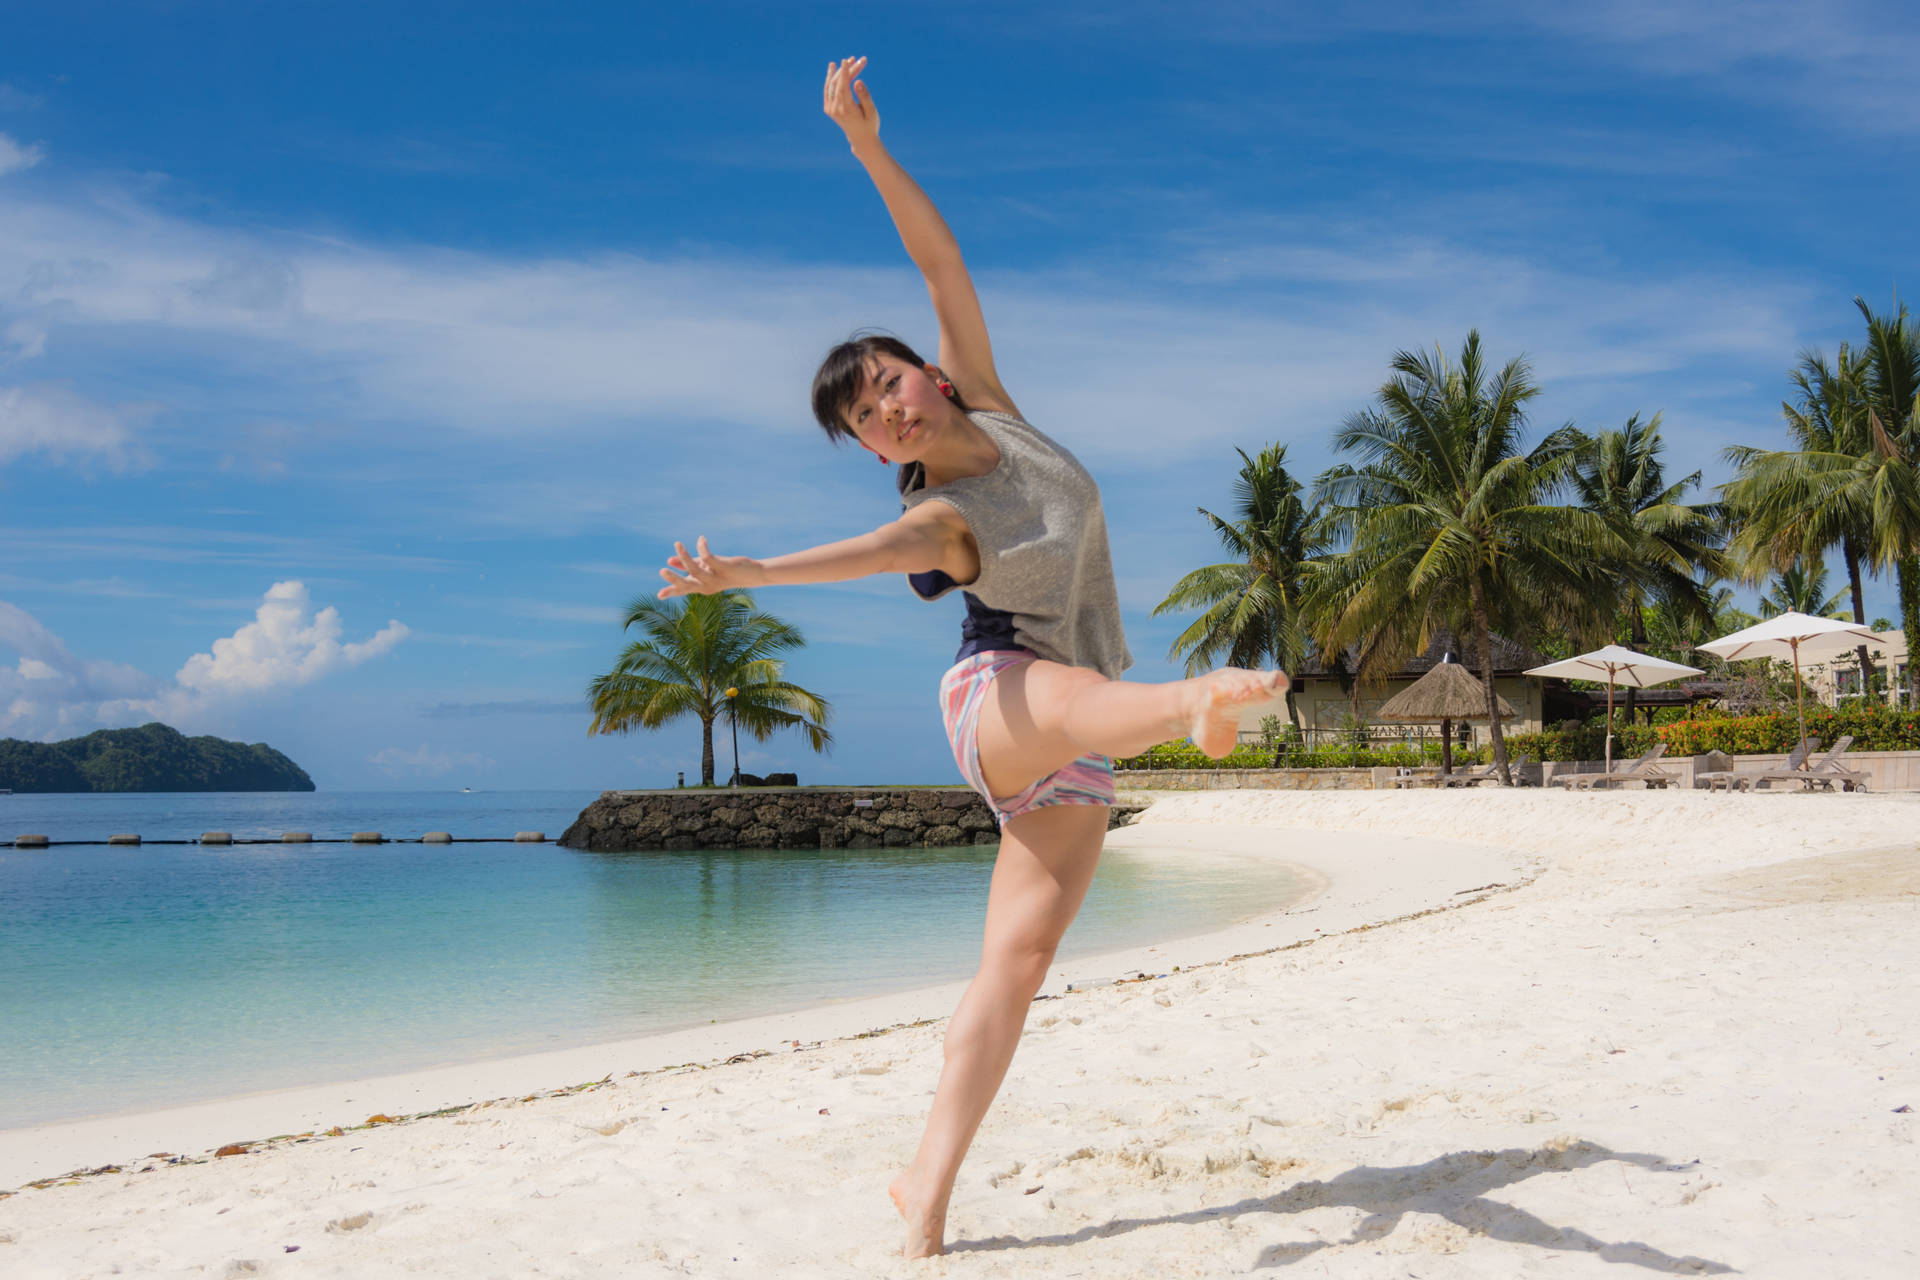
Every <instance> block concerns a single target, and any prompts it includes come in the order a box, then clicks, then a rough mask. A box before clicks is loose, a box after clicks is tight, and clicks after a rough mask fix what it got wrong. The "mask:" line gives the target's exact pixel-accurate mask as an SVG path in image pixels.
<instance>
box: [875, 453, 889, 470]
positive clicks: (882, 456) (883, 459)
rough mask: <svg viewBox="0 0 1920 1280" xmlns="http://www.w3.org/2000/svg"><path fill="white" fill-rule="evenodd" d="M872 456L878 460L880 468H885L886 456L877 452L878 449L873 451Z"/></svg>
mask: <svg viewBox="0 0 1920 1280" xmlns="http://www.w3.org/2000/svg"><path fill="white" fill-rule="evenodd" d="M873 456H874V457H876V458H878V459H880V465H881V466H883V467H884V466H886V465H887V455H886V454H884V453H881V452H880V451H879V450H878V449H876V450H874V453H873Z"/></svg>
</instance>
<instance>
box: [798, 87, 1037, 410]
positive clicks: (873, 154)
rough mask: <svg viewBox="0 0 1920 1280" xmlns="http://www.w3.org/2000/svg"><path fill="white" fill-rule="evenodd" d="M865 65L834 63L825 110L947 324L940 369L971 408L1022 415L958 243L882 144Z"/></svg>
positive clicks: (942, 328) (938, 317) (935, 309)
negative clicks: (998, 365)
mask: <svg viewBox="0 0 1920 1280" xmlns="http://www.w3.org/2000/svg"><path fill="white" fill-rule="evenodd" d="M866 65H867V60H866V59H865V58H847V59H844V60H842V61H840V62H836V63H829V64H828V66H827V83H826V88H825V91H824V101H823V104H822V105H823V107H824V109H825V110H826V113H827V114H828V115H829V116H831V117H832V118H833V122H834V123H835V124H837V125H839V126H840V128H841V131H842V132H844V133H845V134H846V135H847V143H848V145H849V146H851V147H852V148H853V154H854V156H855V158H856V159H858V160H859V161H860V163H861V164H862V165H864V166H865V167H866V170H867V176H868V177H869V178H872V179H873V185H874V187H875V188H876V189H877V190H878V191H879V192H880V198H881V199H882V200H884V201H885V202H886V205H887V212H888V213H889V214H890V215H892V217H893V225H894V228H895V229H896V230H898V231H899V233H900V242H901V243H902V244H903V245H905V246H906V250H907V256H908V257H910V258H912V259H913V264H914V265H915V266H917V267H919V268H920V274H921V276H922V277H924V278H925V280H926V282H927V294H928V296H929V297H931V298H932V299H933V314H934V318H935V319H936V320H938V321H939V322H940V367H941V368H942V369H943V370H945V372H946V375H947V376H948V377H949V378H951V379H952V380H953V382H954V384H955V385H956V386H957V387H959V389H960V394H961V396H962V397H963V398H964V399H965V400H966V402H967V403H968V404H969V405H972V406H973V407H974V408H976V409H999V410H1003V411H1005V412H1008V413H1013V414H1015V415H1016V416H1017V415H1018V410H1017V409H1015V408H1014V404H1013V400H1012V398H1011V397H1010V396H1008V395H1007V389H1006V388H1005V387H1003V386H1001V385H1000V375H999V373H998V372H997V371H996V370H995V369H994V367H993V344H992V343H991V342H990V341H989V340H988V338H987V321H986V317H985V316H983V315H982V314H981V312H980V298H979V296H978V295H977V294H976V293H975V292H974V289H973V278H972V277H971V276H969V275H968V274H967V264H966V262H965V261H964V260H963V259H962V258H961V256H960V245H959V242H958V241H956V240H955V239H954V238H953V232H952V231H950V230H948V228H947V224H946V220H945V219H943V218H942V217H941V216H940V211H939V210H938V209H936V208H934V207H933V201H932V200H929V199H928V198H927V193H926V192H924V191H922V190H921V189H920V184H919V183H917V182H915V181H914V180H913V179H912V178H911V177H909V176H908V174H907V171H906V170H905V169H903V168H901V167H900V162H899V161H897V160H895V159H894V158H893V156H892V155H891V154H889V153H888V151H887V149H886V147H884V146H882V145H881V142H880V112H879V111H878V110H877V109H876V108H875V107H874V105H873V95H872V94H871V93H870V92H868V90H867V86H866V83H865V82H864V81H862V80H861V79H859V75H860V73H861V72H862V71H863V70H865V69H866Z"/></svg>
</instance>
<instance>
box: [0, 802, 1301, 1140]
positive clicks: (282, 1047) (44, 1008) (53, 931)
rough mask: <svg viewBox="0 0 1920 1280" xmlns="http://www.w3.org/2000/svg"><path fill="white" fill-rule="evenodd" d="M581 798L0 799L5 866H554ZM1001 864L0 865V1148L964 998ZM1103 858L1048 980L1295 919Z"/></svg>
mask: <svg viewBox="0 0 1920 1280" xmlns="http://www.w3.org/2000/svg"><path fill="white" fill-rule="evenodd" d="M593 796H594V793H591V792H494V793H474V794H460V793H447V792H431V793H391V792H362V793H351V792H314V793H309V794H304V795H278V794H276V795H133V796H0V840H6V841H9V842H10V841H11V839H12V837H13V836H14V835H17V834H21V833H25V832H41V833H45V834H47V835H49V836H51V837H52V838H54V839H56V840H59V839H82V838H91V839H104V838H105V837H106V836H107V835H110V834H113V833H115V832H138V833H140V834H141V835H143V836H145V837H147V838H148V839H156V838H161V837H195V836H198V835H199V834H200V833H201V832H202V831H208V830H224V831H231V832H232V833H233V834H234V835H236V836H246V835H268V836H277V835H278V834H279V833H280V832H282V831H287V830H308V831H312V832H313V833H314V834H315V835H316V836H327V835H335V836H344V835H347V834H350V833H351V832H353V831H381V832H383V833H385V834H386V835H388V836H418V835H420V834H421V833H422V832H425V831H431V830H447V831H451V832H453V833H454V834H455V835H457V836H466V835H476V836H477V835H509V836H510V835H512V834H513V833H514V832H515V831H522V830H543V831H545V832H546V833H547V834H548V835H549V836H557V835H558V834H559V833H560V832H561V831H562V830H564V829H565V827H566V826H567V825H568V823H570V822H571V821H572V820H573V818H574V817H575V816H576V815H577V814H578V812H579V811H580V809H581V808H583V807H584V806H585V805H586V804H587V803H588V802H589V801H590V800H591V799H593ZM992 860H993V849H992V847H991V846H989V847H986V848H963V849H893V850H884V849H876V850H806V851H791V850H789V851H773V850H758V851H742V852H698V853H631V854H589V853H576V852H573V851H571V850H567V849H561V848H558V847H557V846H554V845H512V844H479V845H408V844H400V845H395V844H388V845H352V844H343V843H319V844H313V845H284V846H283V845H239V846H233V847H228V848H222V847H218V846H198V845H187V846H182V847H166V846H156V845H146V846H142V847H139V848H124V847H109V846H105V845H90V846H80V847H66V848H54V849H48V850H37V851H36V850H16V849H13V848H10V847H5V848H0V1128H6V1127H13V1126H19V1125H26V1124H36V1123H44V1122H47V1121H52V1120H60V1119H68V1118H74V1117H79V1116H85V1115H95V1114H102V1113H107V1112H113V1111H123V1110H128V1109H144V1108H149V1107H160V1106H168V1105H175V1104H179V1103H184V1102H191V1101H196V1100H200V1099H207V1098H216V1097H223V1096H227V1095H230V1094H236V1093H243V1092H250V1091H253V1090H259V1089H272V1088H282V1087H288V1086H293V1085H300V1084H315V1083H321V1082H325V1081H329V1080H343V1079H350V1078H355V1077H360V1076H368V1075H377V1074H383V1073H388V1072H394V1071H405V1070H412V1069H416V1068H420V1067H425V1066H430V1065H436V1064H441V1063H452V1062H463V1061H476V1060H480V1059H484V1058H490V1057H498V1056H504V1055H509V1054H514V1053H527V1052H537V1051H540V1050H546V1049H557V1048H565V1047H568V1046H573V1045H583V1044H593V1043H597V1042H600V1041H605V1040H613V1039H619V1038H622V1037H627V1036H636V1035H645V1034H648V1033H650V1032H656V1031H664V1030H669V1029H671V1028H675V1027H682V1026H689V1025H694V1024H700V1023H705V1022H707V1021H708V1020H710V1019H717V1020H722V1021H724V1020H726V1019H730V1018H739V1017H747V1016H751V1015H754V1014H758V1013H768V1012H774V1011H777V1010H784V1009H795V1008H805V1007H808V1006H810V1005H814V1004H817V1003H819V1002H822V1001H826V1000H836V999H845V998H848V997H852V996H858V995H866V994H874V993H878V992H884V991H891V990H905V989H910V988H913V987H918V986H926V985H928V984H931V983H935V982H942V981H947V980H949V979H954V978H963V977H965V976H967V975H968V974H969V973H970V972H971V971H972V967H973V962H974V960H975V958H976V956H977V954H978V949H979V943H980V925H981V919H982V916H983V913H984V910H985V904H986V889H987V878H988V875H989V873H990V871H991V869H992ZM1299 893H1300V882H1299V881H1298V879H1297V878H1296V877H1295V876H1294V874H1293V873H1292V872H1291V871H1290V870H1289V869H1288V868H1286V867H1283V866H1274V865H1262V864H1257V863H1251V862H1244V863H1243V862H1234V863H1229V864H1222V863H1219V862H1213V861H1209V862H1206V863H1194V864H1190V865H1187V866H1182V865H1181V864H1180V863H1179V862H1177V861H1173V860H1150V859H1147V858H1144V857H1140V856H1138V855H1131V854H1126V853H1115V854H1111V855H1109V856H1108V857H1106V858H1104V859H1103V860H1102V866H1101V870H1100V873H1099V875H1098V877H1097V878H1096V880H1095V882H1094V887H1093V891H1092V892H1091V893H1090V894H1089V896H1088V900H1087V904H1086V906H1085V908H1084V909H1083V910H1082V912H1081V915H1080V918H1079V920H1078V921H1077V922H1076V923H1075V924H1074V927H1073V930H1072V931H1071V932H1070V933H1069V934H1068V937H1067V941H1066V945H1065V946H1064V947H1063V948H1062V953H1063V955H1073V954H1078V955H1086V954H1090V953H1094V952H1098V951H1104V950H1111V949H1114V948H1116V947H1121V946H1127V945H1131V944H1134V943H1137V942H1141V941H1145V940H1153V939H1160V938H1171V937H1178V936H1181V935H1186V934H1193V933H1198V932H1204V931H1206V930H1208V929H1212V928H1216V927H1218V926H1220V925H1223V924H1225V923H1228V922H1230V921H1233V920H1237V919H1242V918H1245V917H1246V916H1249V915H1253V914H1257V913H1259V912H1263V911H1266V910H1270V909H1273V908H1275V907H1278V906H1281V905H1284V904H1285V903H1286V902H1289V901H1292V900H1293V899H1295V898H1296V897H1298V896H1299Z"/></svg>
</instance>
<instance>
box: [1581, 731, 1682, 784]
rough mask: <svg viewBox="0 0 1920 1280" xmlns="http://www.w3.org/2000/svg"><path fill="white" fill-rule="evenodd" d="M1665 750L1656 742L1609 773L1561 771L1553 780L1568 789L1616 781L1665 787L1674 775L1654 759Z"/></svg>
mask: <svg viewBox="0 0 1920 1280" xmlns="http://www.w3.org/2000/svg"><path fill="white" fill-rule="evenodd" d="M1666 750H1667V744H1666V743H1664V742H1656V743H1654V744H1653V745H1652V746H1650V747H1648V748H1647V749H1646V750H1645V751H1642V752H1641V753H1640V758H1639V759H1638V760H1635V761H1633V762H1632V763H1630V764H1623V765H1616V766H1615V767H1614V769H1613V771H1612V772H1610V773H1563V774H1561V775H1559V776H1558V777H1556V778H1555V779H1554V781H1555V782H1556V783H1558V784H1560V785H1561V786H1564V787H1565V788H1566V789H1567V790H1569V791H1590V790H1592V789H1593V788H1594V787H1610V786H1612V785H1613V784H1614V783H1616V782H1644V783H1646V784H1647V787H1648V789H1649V790H1651V789H1652V788H1654V787H1665V786H1668V785H1670V784H1671V783H1672V782H1673V779H1674V775H1673V774H1671V773H1669V772H1667V771H1666V770H1665V769H1662V768H1660V767H1659V766H1658V765H1656V764H1655V763H1654V761H1656V760H1658V759H1659V758H1660V757H1661V756H1662V755H1664V754H1666Z"/></svg>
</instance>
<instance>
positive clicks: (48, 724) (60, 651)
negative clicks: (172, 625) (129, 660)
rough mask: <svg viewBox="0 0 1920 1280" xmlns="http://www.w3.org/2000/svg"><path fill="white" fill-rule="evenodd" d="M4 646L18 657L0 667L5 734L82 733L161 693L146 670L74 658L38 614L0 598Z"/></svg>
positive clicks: (0, 719)
mask: <svg viewBox="0 0 1920 1280" xmlns="http://www.w3.org/2000/svg"><path fill="white" fill-rule="evenodd" d="M8 650H10V651H12V652H13V653H14V654H16V655H18V656H17V658H16V660H15V662H14V665H13V666H11V667H6V666H0V734H5V735H7V736H27V737H62V736H66V735H69V734H75V733H85V732H88V731H90V730H93V729H97V728H100V727H102V726H103V725H104V724H106V723H108V722H109V721H110V720H112V719H113V717H114V716H115V714H116V713H118V714H119V715H121V716H123V717H124V716H125V714H126V711H125V709H126V708H128V707H129V706H130V705H131V704H134V703H138V702H144V701H148V700H151V699H154V698H156V697H158V696H160V695H161V693H162V692H163V689H162V685H161V682H160V681H158V680H156V679H154V678H153V677H152V676H150V675H148V674H147V673H145V672H144V671H140V670H137V669H136V668H133V667H130V666H126V665H124V664H122V663H118V662H101V661H88V660H85V659H82V658H79V657H77V656H76V655H75V654H74V653H73V652H72V651H71V650H70V649H68V648H67V646H66V644H65V642H63V641H62V640H61V639H60V637H59V636H57V635H55V634H54V633H53V632H52V631H50V630H48V629H47V628H46V626H44V625H43V624H42V623H41V622H40V620H39V619H38V618H35V617H34V616H33V615H32V614H30V613H28V612H27V611H26V610H25V609H22V608H20V607H19V606H18V605H14V604H10V603H8V602H7V601H5V600H0V651H8ZM115 722H117V723H123V724H124V723H127V722H128V721H127V720H126V719H124V718H122V719H119V720H118V721H115Z"/></svg>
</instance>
